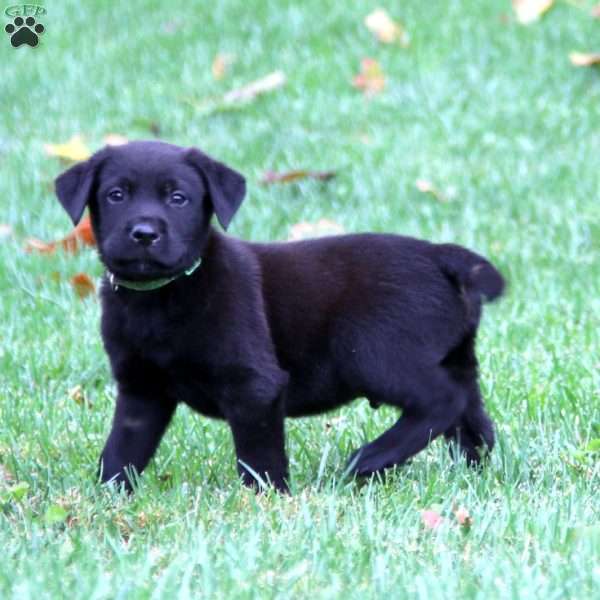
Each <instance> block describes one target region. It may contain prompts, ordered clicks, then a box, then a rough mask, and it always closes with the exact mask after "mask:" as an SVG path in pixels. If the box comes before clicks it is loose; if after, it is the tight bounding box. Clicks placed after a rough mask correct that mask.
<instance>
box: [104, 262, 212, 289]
mask: <svg viewBox="0 0 600 600" xmlns="http://www.w3.org/2000/svg"><path fill="white" fill-rule="evenodd" d="M201 264H202V257H200V258H199V259H198V260H197V261H196V262H195V263H194V264H193V265H192V266H191V267H190V268H189V269H186V270H185V271H184V272H183V273H179V275H174V276H173V277H161V278H160V279H151V280H150V281H131V280H129V279H120V278H119V277H117V276H116V275H115V274H114V273H111V272H110V271H108V281H109V283H110V285H111V286H112V289H113V291H114V292H116V291H117V290H118V289H119V288H120V287H124V288H127V289H128V290H135V291H136V292H150V291H152V290H157V289H158V288H161V287H165V285H169V283H171V282H172V281H175V280H176V279H179V278H180V277H181V276H182V275H191V274H192V273H193V272H194V271H195V270H196V269H197V268H198V267H199V266H200V265H201Z"/></svg>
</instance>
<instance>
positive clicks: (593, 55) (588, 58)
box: [569, 52, 600, 67]
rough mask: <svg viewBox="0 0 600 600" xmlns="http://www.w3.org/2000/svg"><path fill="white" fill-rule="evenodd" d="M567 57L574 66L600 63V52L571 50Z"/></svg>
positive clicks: (588, 65) (589, 65)
mask: <svg viewBox="0 0 600 600" xmlns="http://www.w3.org/2000/svg"><path fill="white" fill-rule="evenodd" d="M569 59H570V61H571V62H572V63H573V64H574V65H575V66H576V67H591V66H593V65H599V64H600V52H571V53H570V54H569Z"/></svg>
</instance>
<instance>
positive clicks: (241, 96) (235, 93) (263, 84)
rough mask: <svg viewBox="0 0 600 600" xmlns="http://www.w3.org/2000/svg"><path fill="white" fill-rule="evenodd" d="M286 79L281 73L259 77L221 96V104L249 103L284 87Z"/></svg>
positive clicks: (275, 72) (276, 72)
mask: <svg viewBox="0 0 600 600" xmlns="http://www.w3.org/2000/svg"><path fill="white" fill-rule="evenodd" d="M285 82H286V78H285V74H284V73H283V71H274V72H273V73H270V74H269V75H266V76H265V77H261V78H260V79H257V80H256V81H253V82H252V83H249V84H247V85H245V86H243V87H241V88H237V89H235V90H231V91H230V92H227V93H226V94H225V95H224V96H223V102H225V103H226V104H232V103H235V102H249V101H250V100H254V98H256V96H258V95H260V94H265V93H266V92H272V91H273V90H276V89H278V88H280V87H281V86H283V85H285Z"/></svg>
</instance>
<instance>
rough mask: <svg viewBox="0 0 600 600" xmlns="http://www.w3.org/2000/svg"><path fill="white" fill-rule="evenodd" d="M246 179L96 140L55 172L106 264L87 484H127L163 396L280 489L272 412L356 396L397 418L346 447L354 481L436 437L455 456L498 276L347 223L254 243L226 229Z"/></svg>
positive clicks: (150, 441)
mask: <svg viewBox="0 0 600 600" xmlns="http://www.w3.org/2000/svg"><path fill="white" fill-rule="evenodd" d="M245 189H246V186H245V180H244V178H243V177H242V176H241V175H240V174H239V173H236V172H235V171H234V170H232V169H230V168H229V167H227V166H225V165H223V164H221V163H220V162H217V161H216V160H213V159H212V158H210V157H209V156H207V155H206V154H204V153H202V152H201V151H200V150H197V149H195V148H187V149H186V148H181V147H178V146H175V145H171V144H166V143H163V142H156V141H152V142H150V141H140V142H132V143H129V144H126V145H123V146H116V147H107V148H104V149H103V150H100V151H99V152H97V153H96V154H95V155H94V156H92V157H91V158H90V159H89V160H88V161H86V162H82V163H79V164H77V165H75V166H73V167H71V168H70V169H69V170H67V171H66V172H64V173H63V174H62V175H60V176H59V177H58V178H57V180H56V193H57V196H58V199H59V200H60V202H61V204H62V206H63V207H64V208H65V210H66V211H67V213H68V214H69V215H70V217H71V219H72V220H73V222H74V223H77V222H78V221H79V220H80V218H81V216H82V214H83V212H84V209H85V208H86V207H88V208H89V211H90V215H91V220H92V226H93V230H94V233H95V235H96V239H97V242H98V250H99V253H100V257H101V259H102V262H103V263H104V265H105V266H106V269H107V274H106V277H105V280H104V282H103V285H102V291H101V296H102V337H103V340H104V346H105V348H106V351H107V353H108V356H109V358H110V363H111V367H112V372H113V374H114V377H115V379H116V381H117V384H118V397H117V402H116V410H115V416H114V421H113V425H112V430H111V432H110V435H109V437H108V441H107V442H106V446H105V448H104V450H103V452H102V456H101V463H100V465H101V477H102V480H103V481H110V480H115V481H117V482H122V483H124V484H125V486H126V487H127V488H128V489H131V479H130V477H131V473H132V469H133V470H135V471H137V472H138V473H141V472H142V471H143V469H144V468H145V467H146V465H147V464H148V461H149V460H150V458H151V457H152V455H153V453H154V451H155V450H156V448H157V446H158V444H159V442H160V439H161V436H162V435H163V433H164V431H165V429H166V427H167V425H168V424H169V421H170V419H171V417H172V415H173V412H174V411H175V408H176V406H177V404H178V403H179V402H185V403H186V404H188V405H189V406H190V407H192V408H193V409H195V410H197V411H198V412H200V413H202V414H204V415H207V416H210V417H216V418H221V419H225V420H226V421H227V423H228V424H229V426H230V427H231V431H232V433H233V441H234V444H235V450H236V453H237V458H238V461H237V462H238V469H239V472H240V474H241V476H242V478H243V480H244V482H245V483H247V484H249V485H256V482H257V480H258V481H259V482H260V481H261V480H262V481H268V482H270V483H271V484H272V485H273V486H274V487H275V488H277V489H278V490H281V491H286V490H287V489H288V487H287V486H288V483H287V479H288V461H287V458H286V452H285V439H284V420H285V417H296V416H303V415H312V414H317V413H322V412H324V411H327V410H330V409H333V408H335V407H337V406H340V405H342V404H345V403H347V402H350V401H351V400H353V399H355V398H357V397H366V398H368V399H369V401H370V402H371V404H372V405H373V406H378V405H380V404H391V405H393V406H397V407H399V408H401V409H402V416H401V417H400V418H399V420H398V421H397V422H396V423H395V424H394V425H393V426H392V427H391V428H390V429H389V430H388V431H386V432H385V433H383V434H382V435H381V436H380V437H378V438H377V439H376V440H374V441H372V442H371V443H369V444H366V445H365V446H364V447H362V448H361V449H360V450H359V451H358V452H356V453H355V454H354V455H353V457H352V458H351V462H350V465H351V471H352V472H353V473H355V474H357V475H361V476H368V475H371V474H373V473H377V472H380V471H382V470H383V469H385V468H387V467H392V466H394V465H401V464H402V463H404V462H405V461H406V460H408V459H409V458H410V457H411V456H413V455H414V454H415V453H417V452H419V451H420V450H422V449H423V448H425V446H427V444H428V443H429V441H430V440H432V439H434V438H436V437H437V436H439V435H440V434H443V435H444V436H445V437H446V438H447V439H448V440H453V441H455V442H456V443H457V444H458V446H459V447H460V449H461V450H462V452H463V453H464V455H465V456H466V458H467V460H468V461H469V462H471V463H477V462H478V461H479V459H480V452H479V450H480V447H485V446H487V447H488V448H489V449H491V447H492V445H493V443H494V433H493V427H492V424H491V421H490V419H489V417H488V416H487V414H486V413H485V411H484V408H483V405H482V400H481V397H480V393H479V386H478V382H477V360H476V358H475V348H474V346H475V334H476V331H477V327H478V324H479V318H480V313H481V305H482V302H483V300H484V299H488V300H493V299H494V298H496V297H498V296H499V295H500V294H501V293H502V290H503V286H504V283H503V279H502V277H501V275H500V274H499V273H498V271H497V270H496V269H495V268H494V267H493V266H492V265H491V264H490V263H489V262H488V261H487V260H485V259H484V258H482V257H481V256H478V255H477V254H474V253H473V252H470V251H469V250H466V249H464V248H461V247H459V246H456V245H452V244H431V243H428V242H425V241H419V240H416V239H411V238H407V237H401V236H398V235H377V234H369V233H366V234H357V235H343V236H336V237H328V238H321V239H316V240H307V241H299V242H288V243H274V244H259V243H250V242H245V241H241V240H238V239H235V238H232V237H228V236H226V235H224V234H222V233H220V232H219V231H217V230H216V229H214V228H213V227H212V226H211V217H212V216H213V214H215V215H216V217H217V219H218V220H219V223H220V224H221V226H222V227H223V228H224V229H226V228H227V226H228V225H229V223H230V221H231V219H232V217H233V216H234V214H235V213H236V211H237V210H238V208H239V207H240V204H241V202H242V199H243V198H244V194H245Z"/></svg>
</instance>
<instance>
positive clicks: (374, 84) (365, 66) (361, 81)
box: [352, 58, 385, 96]
mask: <svg viewBox="0 0 600 600" xmlns="http://www.w3.org/2000/svg"><path fill="white" fill-rule="evenodd" d="M352 85H354V87H355V88H358V89H359V90H362V91H363V92H364V93H365V95H367V96H373V95H375V94H379V93H381V92H382V91H383V88H384V87H385V76H384V74H383V69H382V68H381V65H380V64H379V63H378V62H377V61H376V60H374V59H372V58H363V59H362V60H361V61H360V73H359V74H358V75H355V76H354V79H353V80H352Z"/></svg>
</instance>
